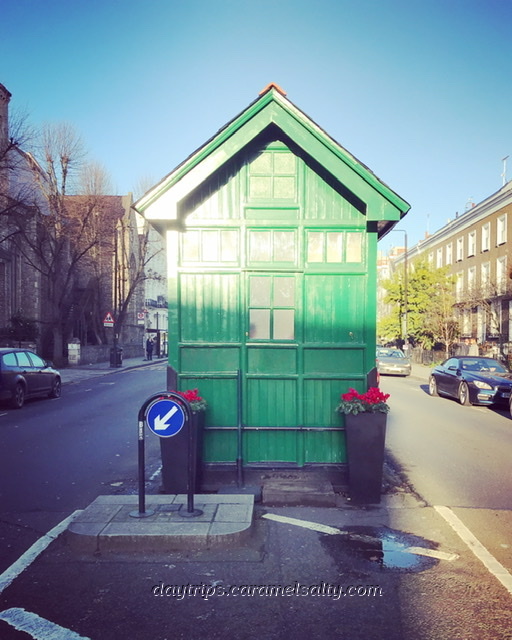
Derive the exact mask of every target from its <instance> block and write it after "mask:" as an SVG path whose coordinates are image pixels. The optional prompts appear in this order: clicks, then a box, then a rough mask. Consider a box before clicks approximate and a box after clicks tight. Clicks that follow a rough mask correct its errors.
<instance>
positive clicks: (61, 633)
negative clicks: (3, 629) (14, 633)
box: [0, 607, 90, 640]
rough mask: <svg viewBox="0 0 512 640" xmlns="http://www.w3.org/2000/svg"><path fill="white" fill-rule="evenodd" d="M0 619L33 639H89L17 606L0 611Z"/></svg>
mask: <svg viewBox="0 0 512 640" xmlns="http://www.w3.org/2000/svg"><path fill="white" fill-rule="evenodd" d="M0 620H4V621H5V622H7V624H10V625H11V627H14V628H15V629H17V630H18V631H24V632H25V633H28V634H29V635H30V637H32V638H34V640H90V638H86V637H85V636H79V635H78V633H75V632H74V631H70V629H65V628H64V627H60V626H59V625H58V624H55V623H54V622H50V621H49V620H45V619H44V618H41V616H38V615H37V614H36V613H31V612H30V611H25V609H20V608H18V607H15V608H12V609H6V610H5V611H2V612H1V613H0Z"/></svg>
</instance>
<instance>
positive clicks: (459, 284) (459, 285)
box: [455, 271, 464, 302]
mask: <svg viewBox="0 0 512 640" xmlns="http://www.w3.org/2000/svg"><path fill="white" fill-rule="evenodd" d="M463 294H464V271H458V272H457V273H456V274H455V298H456V300H457V302H460V301H461V300H462V296H463Z"/></svg>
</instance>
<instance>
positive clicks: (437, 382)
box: [428, 356, 512, 405]
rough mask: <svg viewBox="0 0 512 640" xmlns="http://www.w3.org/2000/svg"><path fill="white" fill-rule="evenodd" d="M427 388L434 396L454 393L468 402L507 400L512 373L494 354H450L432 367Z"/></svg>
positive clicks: (486, 402)
mask: <svg viewBox="0 0 512 640" xmlns="http://www.w3.org/2000/svg"><path fill="white" fill-rule="evenodd" d="M428 389H429V393H430V395H431V396H437V395H438V394H439V395H447V396H451V397H453V398H457V400H458V401H459V402H460V403H461V404H466V405H468V404H482V405H491V404H495V403H496V404H502V403H503V404H508V403H509V399H510V393H511V390H512V373H510V371H508V369H507V368H506V367H504V366H503V365H502V364H501V363H500V362H498V360H494V359H493V358H480V357H478V356H475V357H469V356H464V357H462V358H448V360H445V361H444V362H443V363H442V364H440V365H438V366H437V367H434V369H433V370H432V373H431V374H430V379H429V385H428Z"/></svg>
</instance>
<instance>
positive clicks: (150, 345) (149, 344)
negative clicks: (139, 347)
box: [146, 338, 153, 360]
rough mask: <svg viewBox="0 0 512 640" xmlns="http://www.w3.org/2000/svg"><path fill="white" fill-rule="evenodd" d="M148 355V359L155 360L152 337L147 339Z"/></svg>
mask: <svg viewBox="0 0 512 640" xmlns="http://www.w3.org/2000/svg"><path fill="white" fill-rule="evenodd" d="M146 356H147V359H148V360H153V340H152V339H151V338H148V339H147V340H146Z"/></svg>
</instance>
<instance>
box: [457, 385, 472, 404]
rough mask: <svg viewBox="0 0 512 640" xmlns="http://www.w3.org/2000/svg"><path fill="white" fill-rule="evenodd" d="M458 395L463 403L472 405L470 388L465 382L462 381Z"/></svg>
mask: <svg viewBox="0 0 512 640" xmlns="http://www.w3.org/2000/svg"><path fill="white" fill-rule="evenodd" d="M457 397H458V399H459V402H460V403H461V404H463V405H466V406H467V405H470V404H471V402H470V401H469V389H468V385H467V384H466V383H465V382H461V383H460V385H459V391H458V393H457Z"/></svg>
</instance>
